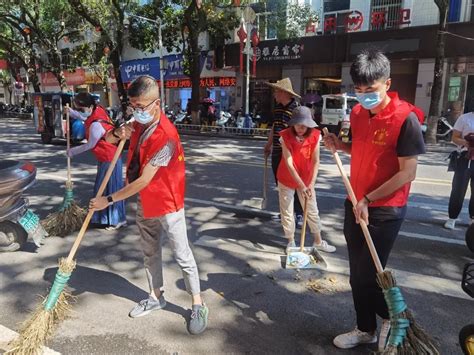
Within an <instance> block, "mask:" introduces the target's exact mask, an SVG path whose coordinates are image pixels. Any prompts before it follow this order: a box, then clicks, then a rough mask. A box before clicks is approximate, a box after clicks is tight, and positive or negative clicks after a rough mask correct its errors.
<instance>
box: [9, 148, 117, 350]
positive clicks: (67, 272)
mask: <svg viewBox="0 0 474 355" xmlns="http://www.w3.org/2000/svg"><path fill="white" fill-rule="evenodd" d="M124 145H125V139H122V140H121V141H120V143H119V145H118V147H117V151H116V152H115V155H114V158H113V160H112V163H111V164H110V166H109V168H108V169H107V172H106V174H105V177H104V180H103V181H102V184H101V185H100V187H99V190H98V191H97V195H96V197H100V196H102V194H103V193H104V190H105V187H106V186H107V183H108V181H109V179H110V176H111V175H112V172H113V170H114V168H115V164H116V163H117V160H118V159H119V157H120V154H121V153H122V150H123V147H124ZM93 214H94V211H93V210H89V212H88V213H87V216H86V218H85V220H84V222H83V224H82V227H81V230H80V231H79V234H78V236H77V237H76V240H75V241H74V244H73V246H72V248H71V251H70V252H69V255H68V257H67V258H66V259H64V258H61V259H60V260H59V269H58V272H57V273H56V277H55V279H54V283H53V286H52V287H51V290H50V291H49V295H48V297H47V298H46V299H45V300H44V301H43V302H42V304H40V305H39V306H38V308H37V310H36V311H35V312H34V313H33V315H32V316H31V318H30V319H29V320H27V321H26V322H25V323H24V324H23V326H22V329H21V330H20V334H19V336H18V338H17V339H15V340H13V342H12V343H11V344H10V350H9V351H7V353H6V354H17V355H35V354H37V353H39V350H40V348H41V346H43V345H44V344H45V343H46V340H47V339H48V338H49V337H50V336H51V335H52V333H53V330H54V326H55V325H56V324H57V322H58V321H61V320H62V319H64V318H65V317H66V313H67V311H68V310H69V308H70V300H71V298H72V296H71V295H69V294H68V293H67V292H66V291H64V287H65V286H66V284H67V282H68V280H69V278H70V277H71V274H72V272H73V271H74V268H75V267H76V262H75V261H74V256H75V254H76V252H77V249H78V248H79V245H80V244H81V241H82V238H83V237H84V234H85V232H86V229H87V227H88V226H89V222H90V220H91V218H92V215H93Z"/></svg>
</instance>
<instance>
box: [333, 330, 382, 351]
mask: <svg viewBox="0 0 474 355" xmlns="http://www.w3.org/2000/svg"><path fill="white" fill-rule="evenodd" d="M332 342H333V344H334V345H335V346H336V347H338V348H339V349H351V348H355V347H356V346H357V345H360V344H373V343H376V342H377V335H376V334H375V332H373V333H367V332H361V331H360V330H359V329H357V328H355V329H354V330H352V331H350V332H348V333H344V334H341V335H338V336H337V337H335V338H334V340H333V341H332Z"/></svg>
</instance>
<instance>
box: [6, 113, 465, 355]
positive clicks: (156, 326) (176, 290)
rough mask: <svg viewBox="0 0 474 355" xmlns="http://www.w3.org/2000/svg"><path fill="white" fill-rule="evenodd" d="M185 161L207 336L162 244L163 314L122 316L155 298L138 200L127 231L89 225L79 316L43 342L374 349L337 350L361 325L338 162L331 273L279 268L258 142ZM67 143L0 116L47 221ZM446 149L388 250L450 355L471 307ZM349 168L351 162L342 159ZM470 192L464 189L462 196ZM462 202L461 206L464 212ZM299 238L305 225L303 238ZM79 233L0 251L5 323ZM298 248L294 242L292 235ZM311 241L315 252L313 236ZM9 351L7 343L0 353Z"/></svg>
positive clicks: (202, 349) (77, 163)
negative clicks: (450, 226)
mask: <svg viewBox="0 0 474 355" xmlns="http://www.w3.org/2000/svg"><path fill="white" fill-rule="evenodd" d="M181 138H182V141H183V145H184V149H185V154H186V162H187V193H186V203H187V205H186V216H187V222H188V233H189V234H188V235H189V239H190V241H191V242H192V243H193V250H194V253H195V256H196V259H197V263H198V267H199V269H200V276H201V287H202V291H203V297H204V299H205V302H206V303H207V305H208V306H209V309H210V316H209V328H208V330H207V331H206V332H205V333H203V334H202V335H199V336H191V335H189V334H188V333H187V331H186V325H185V318H184V317H185V316H186V315H187V312H189V308H190V299H189V296H188V295H187V294H186V292H185V288H184V281H183V278H182V275H181V273H180V272H179V268H178V266H177V264H176V262H175V261H174V259H173V257H172V254H171V251H170V249H169V246H168V245H165V247H164V255H163V260H164V264H165V270H164V276H165V291H166V292H165V297H166V300H167V302H168V306H167V307H166V308H165V309H164V310H161V311H155V312H153V313H151V314H150V315H148V316H146V317H143V318H138V319H132V318H129V317H128V312H129V311H130V309H131V308H132V307H133V306H134V305H135V303H136V302H138V301H139V300H141V299H143V298H144V297H146V295H147V291H148V290H147V281H146V277H145V272H144V269H143V261H142V254H141V250H140V245H139V243H138V240H139V234H138V229H137V226H136V224H135V223H134V216H135V210H136V203H135V199H132V200H130V201H128V203H127V219H128V227H127V228H124V229H120V230H118V231H113V232H108V231H104V230H97V229H92V230H89V231H88V232H87V234H86V236H85V238H84V240H83V242H82V245H81V247H80V249H79V252H78V254H77V257H76V259H77V263H78V266H77V268H76V270H75V271H74V272H73V275H72V278H71V280H70V282H69V288H70V290H71V291H72V293H73V295H74V296H76V297H77V300H76V303H75V304H74V306H73V312H72V314H71V316H70V318H68V319H67V320H65V321H63V322H62V323H60V324H59V326H58V328H57V329H56V331H55V333H54V336H53V338H52V340H51V342H50V343H49V344H48V346H49V347H50V348H51V349H53V350H55V351H58V352H60V353H63V354H201V353H211V354H224V353H257V354H267V353H272V354H274V353H280V354H366V353H368V352H369V351H370V350H376V347H375V346H359V347H357V348H355V349H353V350H345V351H342V350H338V349H336V348H335V347H334V346H333V345H332V339H333V338H334V336H336V335H338V334H340V333H342V332H345V331H348V330H351V329H352V328H353V327H354V326H355V313H354V310H353V305H352V296H351V292H350V287H349V281H348V280H349V265H348V258H347V249H346V246H345V241H344V236H343V235H342V225H343V212H344V210H343V202H344V199H345V196H346V194H345V190H344V185H343V184H342V180H341V177H340V175H339V173H338V170H337V167H336V165H335V163H334V162H333V160H332V156H331V154H330V153H329V152H328V151H326V150H325V149H324V148H322V150H321V168H320V173H319V176H318V180H317V184H316V195H317V200H318V206H319V209H320V216H321V219H322V223H323V238H324V239H327V240H328V241H330V243H331V244H333V245H335V246H336V247H337V248H338V249H337V252H336V253H335V254H331V255H328V254H324V256H325V257H326V256H327V261H328V263H329V268H328V270H327V271H316V270H314V271H309V270H302V271H295V270H286V269H284V268H283V267H282V261H283V260H284V258H283V255H284V247H285V246H286V240H285V239H284V238H283V232H282V230H281V226H280V225H279V224H278V223H275V222H273V221H272V220H271V218H270V217H271V216H272V215H273V214H275V213H276V212H277V210H278V196H277V191H276V188H275V184H274V179H273V174H272V172H271V169H270V167H269V170H268V186H269V191H268V204H267V208H266V210H264V211H261V210H259V209H258V208H255V207H256V206H258V198H261V197H262V180H263V164H264V160H263V145H264V142H265V141H264V140H247V139H240V140H237V139H227V138H217V137H216V138H212V137H199V136H190V135H183V136H182V137H181ZM65 151H66V147H65V142H61V141H55V142H54V143H53V144H52V145H44V144H42V143H41V140H40V136H39V135H38V134H36V133H35V131H34V127H33V123H32V121H30V120H20V119H8V118H1V119H0V158H1V159H16V160H28V161H31V162H33V163H34V164H35V165H36V167H37V169H38V175H37V183H36V184H35V185H34V186H33V187H32V188H31V189H29V190H28V191H26V195H27V197H28V199H29V202H30V205H31V208H32V210H33V211H34V212H36V213H38V214H39V215H40V216H41V217H43V218H44V217H45V216H46V215H47V214H48V213H49V212H50V211H53V210H54V209H55V208H57V207H58V206H59V205H60V203H61V202H62V198H63V194H64V187H63V185H64V182H65V180H66V156H65ZM449 151H450V149H449V148H443V147H439V148H437V149H434V150H431V151H429V152H428V153H427V154H426V155H423V156H422V157H421V158H420V161H419V167H418V174H417V178H416V180H415V182H414V183H413V184H412V189H411V197H410V202H409V208H408V213H407V218H406V220H405V222H404V224H403V226H402V230H401V232H400V235H399V238H398V240H397V242H396V244H395V247H394V249H393V251H392V254H391V257H390V259H389V263H388V266H389V268H390V269H391V270H393V272H394V274H395V276H396V278H397V281H398V283H399V285H400V286H401V288H402V292H403V294H404V296H405V298H406V301H407V304H408V306H409V308H410V309H411V310H412V311H413V312H414V316H415V319H416V320H417V321H418V322H419V324H420V325H421V326H422V327H423V328H425V330H426V331H427V332H428V333H429V334H431V335H432V336H433V337H434V338H435V339H436V341H437V342H438V343H439V344H440V349H441V353H442V354H459V353H460V351H461V350H460V347H459V344H458V332H459V330H460V329H461V328H462V327H463V326H464V325H466V324H468V323H472V322H473V320H474V319H473V318H474V301H473V300H472V299H470V298H469V297H468V296H467V295H465V294H464V293H463V291H462V290H461V287H460V281H461V273H462V268H463V266H464V264H465V263H466V262H468V261H472V259H473V254H472V253H470V251H469V250H468V248H467V247H466V245H465V243H464V232H465V230H466V227H467V225H468V220H469V218H468V217H469V216H468V214H467V209H466V207H464V209H463V211H462V214H461V216H460V218H461V222H459V223H458V224H457V228H456V230H454V231H449V230H446V229H444V228H443V223H444V222H445V219H446V218H447V205H448V197H449V193H450V190H451V178H452V173H449V172H447V161H446V157H447V155H448V153H449ZM341 157H343V161H344V164H345V168H346V170H347V171H348V170H349V165H348V164H349V160H348V158H347V156H342V155H341ZM72 166H73V171H72V173H73V180H74V191H75V198H76V200H77V201H79V203H80V205H81V206H85V205H86V204H87V203H88V200H89V198H90V197H91V194H92V188H93V185H94V179H95V173H96V162H95V159H94V158H93V156H92V154H90V153H86V154H83V155H81V156H78V157H75V158H74V159H73V161H72ZM468 195H469V192H468ZM465 206H467V200H466V203H465ZM299 232H300V230H297V233H299ZM75 236H76V235H69V236H68V237H66V238H57V237H51V238H48V239H46V240H45V243H44V245H43V246H42V247H41V248H39V249H36V247H35V246H34V244H33V243H32V242H31V240H29V243H28V244H27V246H26V249H25V250H23V251H19V252H14V253H4V254H1V255H0V271H1V273H0V275H1V278H0V290H1V292H0V326H3V327H6V328H9V329H13V330H17V329H18V323H19V322H21V321H24V320H25V319H27V318H28V316H29V313H28V312H29V311H30V310H31V309H33V308H34V307H35V306H36V304H37V303H38V302H40V298H39V297H38V295H43V296H45V295H46V294H47V292H48V287H49V286H50V285H51V284H52V281H53V278H54V275H55V273H56V270H57V260H58V258H59V257H62V256H65V255H67V253H68V252H69V250H70V248H71V246H72V243H73V241H74V238H75ZM298 239H299V238H298ZM309 239H311V238H307V244H308V245H309V244H310V243H311V242H312V241H311V240H309ZM2 350H5V349H4V344H2V343H0V353H1V352H2Z"/></svg>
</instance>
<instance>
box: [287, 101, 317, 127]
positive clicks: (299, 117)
mask: <svg viewBox="0 0 474 355" xmlns="http://www.w3.org/2000/svg"><path fill="white" fill-rule="evenodd" d="M297 124H302V125H304V126H306V127H309V128H314V127H317V126H318V125H317V124H316V122H314V120H313V114H312V113H311V110H310V109H309V108H308V107H306V106H298V107H296V108H295V109H294V110H293V113H292V115H291V120H290V122H288V126H294V125H297Z"/></svg>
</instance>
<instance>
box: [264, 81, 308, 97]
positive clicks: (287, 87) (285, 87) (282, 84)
mask: <svg viewBox="0 0 474 355" xmlns="http://www.w3.org/2000/svg"><path fill="white" fill-rule="evenodd" d="M266 84H267V85H268V86H270V87H272V88H274V89H278V90H281V91H284V92H287V93H288V94H290V95H291V96H295V97H297V98H299V99H301V96H300V95H298V94H297V93H296V92H294V91H293V86H292V85H291V80H290V78H283V79H281V80H278V81H277V82H276V83H269V82H267V83H266Z"/></svg>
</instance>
